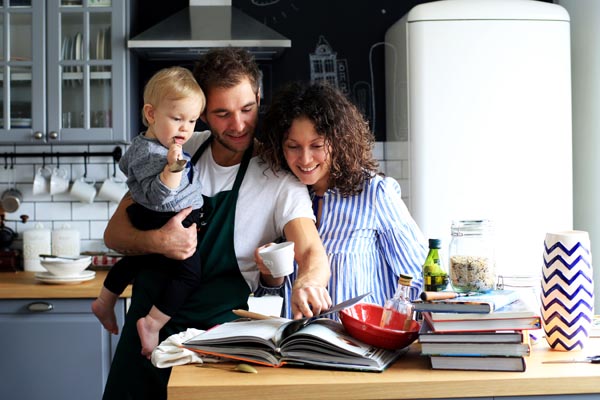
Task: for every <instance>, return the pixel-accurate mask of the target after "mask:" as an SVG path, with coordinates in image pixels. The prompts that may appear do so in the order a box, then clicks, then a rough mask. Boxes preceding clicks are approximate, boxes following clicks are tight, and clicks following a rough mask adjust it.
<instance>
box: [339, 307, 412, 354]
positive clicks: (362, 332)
mask: <svg viewBox="0 0 600 400" xmlns="http://www.w3.org/2000/svg"><path fill="white" fill-rule="evenodd" d="M382 313H383V307H381V306H379V305H377V304H368V303H359V304H355V305H354V306H352V307H349V308H345V309H343V310H342V311H340V320H341V321H342V324H343V325H344V328H345V329H346V331H347V332H348V333H349V334H350V336H352V337H353V338H355V339H358V340H360V341H362V342H365V343H367V344H370V345H373V346H377V347H382V348H384V349H392V350H397V349H402V348H404V347H406V346H408V345H410V344H411V343H412V342H414V341H415V340H417V337H418V336H419V329H420V327H421V325H420V324H419V323H418V322H417V321H411V323H410V327H409V329H408V330H402V329H403V328H404V321H405V319H406V316H404V315H402V314H399V313H397V312H394V314H393V315H392V319H391V321H390V323H391V326H392V328H397V329H389V328H382V327H380V326H379V322H380V321H381V314H382Z"/></svg>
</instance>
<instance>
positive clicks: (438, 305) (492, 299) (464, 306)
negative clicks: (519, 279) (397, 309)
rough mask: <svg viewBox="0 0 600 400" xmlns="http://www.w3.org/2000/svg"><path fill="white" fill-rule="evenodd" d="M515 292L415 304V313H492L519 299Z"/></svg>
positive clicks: (483, 294) (498, 292) (490, 293)
mask: <svg viewBox="0 0 600 400" xmlns="http://www.w3.org/2000/svg"><path fill="white" fill-rule="evenodd" d="M519 297H520V294H519V292H517V291H515V290H492V291H490V292H487V293H473V294H471V293H467V294H462V295H459V297H455V298H453V299H444V300H431V301H422V300H416V301H414V302H413V304H414V307H415V311H431V312H451V313H483V314H486V313H491V312H494V311H495V310H498V309H500V308H502V307H504V306H506V305H507V304H510V303H512V302H514V301H516V300H517V299H519Z"/></svg>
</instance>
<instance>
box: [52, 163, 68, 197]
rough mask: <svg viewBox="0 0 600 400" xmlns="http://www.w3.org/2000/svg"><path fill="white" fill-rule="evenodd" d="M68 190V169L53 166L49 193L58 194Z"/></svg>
mask: <svg viewBox="0 0 600 400" xmlns="http://www.w3.org/2000/svg"><path fill="white" fill-rule="evenodd" d="M68 191H69V171H67V170H66V169H63V168H58V167H57V168H54V170H53V171H52V176H51V177H50V194H52V195H54V194H59V193H65V192H68Z"/></svg>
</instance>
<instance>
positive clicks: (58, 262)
mask: <svg viewBox="0 0 600 400" xmlns="http://www.w3.org/2000/svg"><path fill="white" fill-rule="evenodd" d="M40 263H41V264H42V266H43V267H44V268H46V269H47V270H48V271H44V272H38V273H36V274H35V278H36V279H37V280H39V281H41V282H44V283H54V284H73V283H80V282H84V281H89V280H91V279H94V276H96V272H94V271H88V270H86V268H87V267H88V266H90V264H91V263H92V257H91V256H81V257H76V258H63V257H57V256H42V255H40Z"/></svg>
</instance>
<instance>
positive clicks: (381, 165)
mask: <svg viewBox="0 0 600 400" xmlns="http://www.w3.org/2000/svg"><path fill="white" fill-rule="evenodd" d="M386 167H387V162H386V161H379V172H382V173H383V174H385V175H386V176H388V173H387V168H386Z"/></svg>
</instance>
